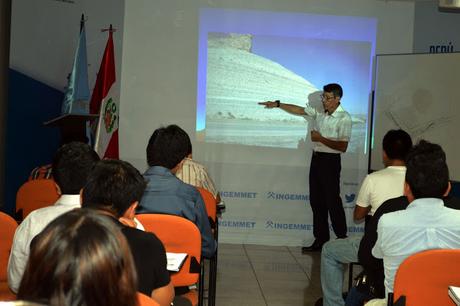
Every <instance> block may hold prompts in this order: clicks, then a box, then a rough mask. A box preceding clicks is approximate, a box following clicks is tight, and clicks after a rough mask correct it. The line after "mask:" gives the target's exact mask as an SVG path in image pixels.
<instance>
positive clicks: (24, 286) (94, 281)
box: [18, 209, 137, 306]
mask: <svg viewBox="0 0 460 306" xmlns="http://www.w3.org/2000/svg"><path fill="white" fill-rule="evenodd" d="M18 299H23V300H27V301H32V302H37V303H45V304H46V305H50V306H74V305H79V306H80V305H81V306H90V305H99V306H113V305H128V306H134V305H137V286H136V274H135V268H134V264H133V259H132V257H131V252H130V249H129V245H128V243H127V241H126V239H125V237H124V235H123V234H122V233H121V230H120V228H119V227H118V226H117V225H116V223H115V221H114V220H112V219H111V218H110V217H108V216H105V215H102V214H99V213H97V212H95V211H93V210H87V209H75V210H72V211H70V212H68V213H66V214H64V215H61V216H60V217H58V218H56V219H55V220H54V221H52V222H51V223H50V224H48V226H47V227H46V228H45V229H44V230H43V232H41V233H40V234H39V235H37V236H36V237H35V238H34V240H33V241H32V243H31V249H30V256H29V260H28V262H27V265H26V269H25V272H24V276H23V278H22V281H21V285H20V287H19V291H18Z"/></svg>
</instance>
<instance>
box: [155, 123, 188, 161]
mask: <svg viewBox="0 0 460 306" xmlns="http://www.w3.org/2000/svg"><path fill="white" fill-rule="evenodd" d="M146 151H147V163H148V165H149V166H150V167H153V166H162V167H165V168H168V169H173V168H174V167H175V166H176V165H177V164H179V163H180V162H181V161H182V160H183V159H184V158H185V157H186V156H187V155H188V154H189V153H190V152H191V142H190V138H189V136H188V135H187V133H186V132H185V131H184V130H183V129H181V128H180V127H179V126H177V125H175V124H172V125H169V126H167V127H162V128H159V129H157V130H155V131H154V132H153V134H152V136H151V137H150V139H149V143H148V145H147V150H146Z"/></svg>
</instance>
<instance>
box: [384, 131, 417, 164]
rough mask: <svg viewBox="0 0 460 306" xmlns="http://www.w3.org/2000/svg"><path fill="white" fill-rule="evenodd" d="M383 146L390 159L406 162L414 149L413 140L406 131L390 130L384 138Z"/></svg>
mask: <svg viewBox="0 0 460 306" xmlns="http://www.w3.org/2000/svg"><path fill="white" fill-rule="evenodd" d="M382 145H383V151H385V153H386V155H387V156H388V158H389V159H398V160H402V161H404V160H406V157H407V154H408V153H409V151H410V149H411V148H412V139H411V137H410V135H409V134H408V133H407V132H406V131H403V130H401V129H400V130H390V131H388V132H387V133H386V134H385V136H384V137H383V141H382Z"/></svg>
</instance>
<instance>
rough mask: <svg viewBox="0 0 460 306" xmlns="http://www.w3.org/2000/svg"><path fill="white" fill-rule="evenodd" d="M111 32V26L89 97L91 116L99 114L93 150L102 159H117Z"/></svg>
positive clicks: (114, 78) (115, 103)
mask: <svg viewBox="0 0 460 306" xmlns="http://www.w3.org/2000/svg"><path fill="white" fill-rule="evenodd" d="M112 32H113V30H112V25H110V30H109V39H108V41H107V45H106V46H105V51H104V56H103V57H102V62H101V66H100V68H99V73H98V74H97V79H96V84H95V85H94V89H93V94H92V95H91V102H90V104H89V110H90V113H91V114H99V120H98V125H97V128H96V135H95V141H94V150H95V151H96V152H97V153H98V154H99V156H101V157H102V158H115V159H118V158H119V153H118V109H119V103H118V98H119V97H120V95H119V94H116V93H115V87H116V86H113V84H114V83H115V80H116V77H115V56H114V50H113V38H112Z"/></svg>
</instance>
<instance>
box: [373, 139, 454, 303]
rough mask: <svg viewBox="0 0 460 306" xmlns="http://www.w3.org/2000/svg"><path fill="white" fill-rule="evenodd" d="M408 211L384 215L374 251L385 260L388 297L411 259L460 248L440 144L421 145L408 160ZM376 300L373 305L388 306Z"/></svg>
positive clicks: (406, 189)
mask: <svg viewBox="0 0 460 306" xmlns="http://www.w3.org/2000/svg"><path fill="white" fill-rule="evenodd" d="M406 167H407V172H406V181H405V185H404V194H405V195H406V197H407V200H408V202H409V205H408V206H407V208H406V209H405V210H400V211H395V212H391V213H387V214H384V215H383V216H382V217H381V218H380V220H379V222H378V226H377V241H376V243H375V245H374V247H373V249H372V254H373V255H374V257H376V258H382V259H383V264H384V271H385V281H384V283H385V290H386V294H388V293H389V292H393V282H394V276H395V274H396V271H397V269H398V267H399V265H400V264H401V262H403V261H404V259H406V258H407V257H409V256H410V255H412V254H415V253H418V252H421V251H425V250H429V249H458V248H460V211H458V210H454V209H451V208H448V207H445V206H444V202H443V200H442V198H443V197H445V196H447V195H448V194H449V191H450V187H451V186H450V182H449V170H448V168H447V164H446V155H445V153H444V151H443V150H442V148H441V147H440V146H439V145H437V144H432V143H429V142H426V141H423V140H422V141H420V143H419V144H417V145H416V146H415V147H414V148H413V149H412V151H411V152H410V153H409V155H408V157H407V160H406ZM386 303H387V301H386V299H381V300H378V299H375V300H372V301H370V302H369V303H368V304H369V305H386Z"/></svg>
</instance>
